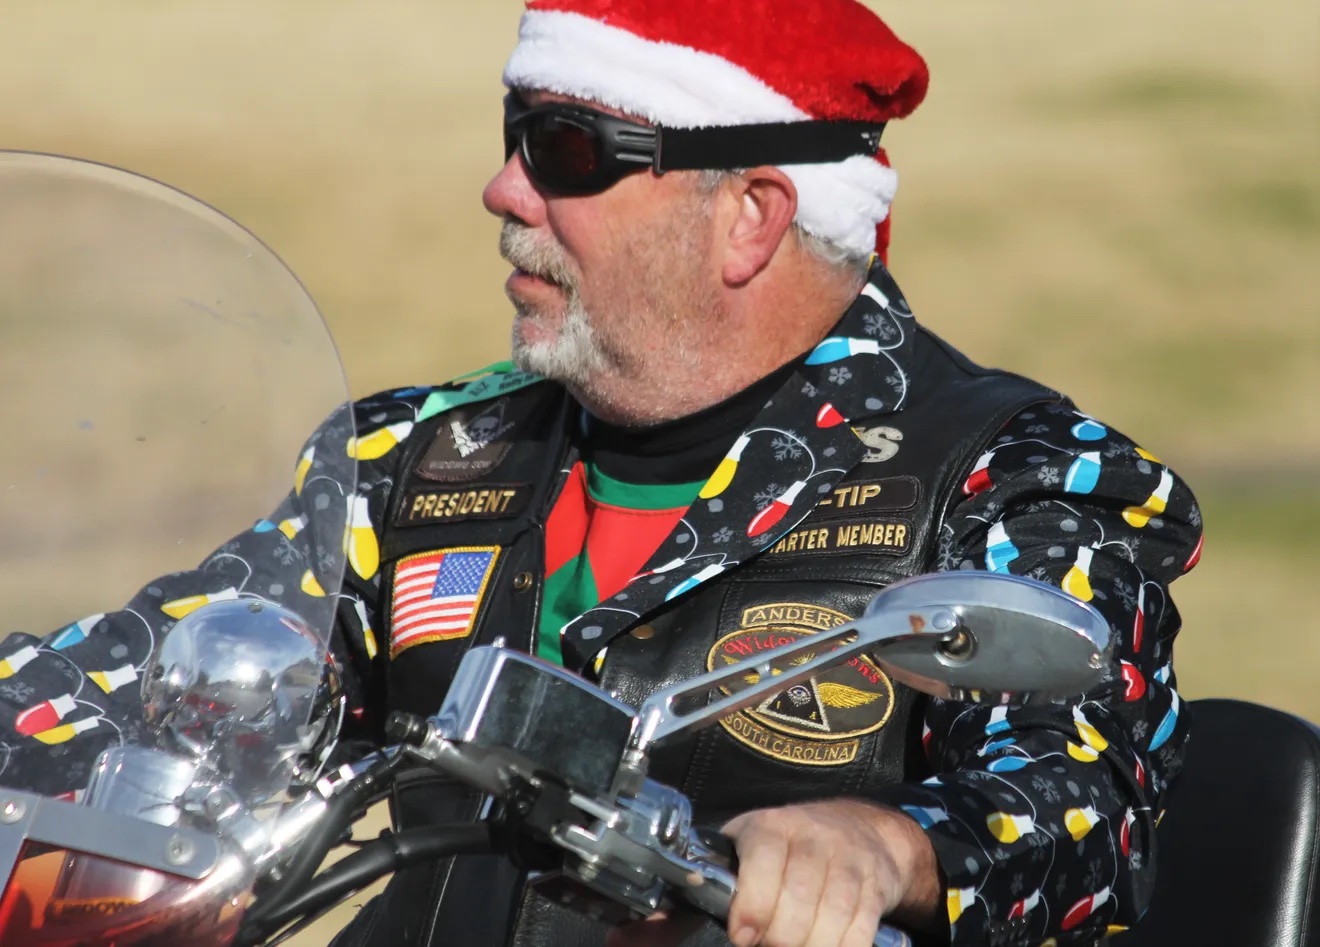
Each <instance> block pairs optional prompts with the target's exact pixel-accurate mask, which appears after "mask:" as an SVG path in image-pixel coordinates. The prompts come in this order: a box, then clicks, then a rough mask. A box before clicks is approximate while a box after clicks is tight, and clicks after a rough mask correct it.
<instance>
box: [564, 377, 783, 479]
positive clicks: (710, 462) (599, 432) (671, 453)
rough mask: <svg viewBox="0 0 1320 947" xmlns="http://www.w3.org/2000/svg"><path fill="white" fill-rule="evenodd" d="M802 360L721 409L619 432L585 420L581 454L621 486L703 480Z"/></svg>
mask: <svg viewBox="0 0 1320 947" xmlns="http://www.w3.org/2000/svg"><path fill="white" fill-rule="evenodd" d="M802 359H803V357H799V358H796V359H794V360H793V361H791V362H789V363H788V364H786V365H784V366H782V367H780V368H778V369H776V370H775V371H773V372H771V373H770V374H769V375H766V376H765V377H764V378H762V379H760V380H759V381H756V382H753V383H752V384H751V385H749V386H748V387H746V388H744V389H743V390H742V391H740V392H738V393H737V394H735V395H732V396H731V397H729V398H726V399H725V400H724V401H721V402H720V403H719V404H716V405H712V406H711V407H709V408H706V409H704V410H702V411H698V412H697V413H696V414H690V415H688V416H687V417H683V418H677V419H676V420H673V421H663V422H661V423H659V424H650V425H645V426H641V427H621V426H619V425H615V424H606V423H605V422H604V421H601V420H599V419H598V418H595V417H591V416H589V415H588V416H586V417H585V419H584V422H583V428H584V430H585V431H586V435H585V443H584V447H583V453H584V455H585V456H586V458H587V459H588V460H589V462H590V463H591V464H592V465H593V466H595V467H596V468H597V469H598V470H599V471H600V472H601V473H603V474H605V475H606V476H607V477H612V478H613V479H615V480H621V481H623V482H624V483H635V484H639V485H651V484H678V483H693V482H696V481H700V480H705V479H706V478H707V477H709V476H710V473H711V471H712V470H714V469H715V466H716V465H717V464H718V463H719V462H720V458H721V457H723V456H724V455H725V453H727V452H728V450H729V446H730V445H731V444H732V443H733V441H734V439H735V438H736V437H737V436H738V435H739V434H741V433H742V432H743V431H744V430H745V429H746V428H747V425H748V424H750V423H751V421H752V419H753V418H754V417H756V415H757V414H759V413H760V411H761V409H762V408H763V407H765V403H766V402H767V401H769V400H770V398H771V397H773V396H774V394H775V392H776V391H778V390H779V389H780V388H781V387H783V385H784V383H785V382H786V381H788V378H789V376H790V375H792V374H793V372H794V371H796V370H797V369H798V367H799V366H800V365H801V363H802Z"/></svg>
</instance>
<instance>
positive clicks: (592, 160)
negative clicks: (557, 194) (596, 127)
mask: <svg viewBox="0 0 1320 947" xmlns="http://www.w3.org/2000/svg"><path fill="white" fill-rule="evenodd" d="M527 158H528V161H529V162H530V164H531V166H532V170H533V173H535V175H536V176H537V178H539V179H540V180H541V182H542V183H543V184H545V185H546V186H547V187H550V188H560V189H565V190H573V189H575V188H580V187H584V186H589V185H590V184H591V182H592V180H593V178H594V177H595V176H596V174H597V173H598V172H599V171H600V163H601V162H600V159H601V154H600V139H599V138H597V137H596V134H595V132H593V131H591V130H590V129H588V128H584V127H582V126H580V125H575V124H571V123H569V122H565V121H562V120H561V119H559V118H556V117H555V116H549V115H547V116H543V117H542V118H541V120H540V121H534V122H532V123H531V124H530V127H529V128H528V129H527Z"/></svg>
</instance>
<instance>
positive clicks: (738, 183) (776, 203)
mask: <svg viewBox="0 0 1320 947" xmlns="http://www.w3.org/2000/svg"><path fill="white" fill-rule="evenodd" d="M730 196H731V197H733V198H735V199H736V200H737V205H736V207H734V208H733V210H732V213H731V214H730V215H729V217H727V218H726V220H728V230H727V232H726V234H725V237H726V248H725V254H724V272H723V277H724V282H725V283H726V284H727V285H730V286H741V285H742V284H744V283H746V282H747V281H748V280H750V279H751V278H752V277H754V276H756V275H757V274H758V273H760V272H761V271H762V270H764V269H765V268H766V267H767V266H769V265H770V261H771V260H773V259H774V256H775V253H776V252H778V250H779V247H780V245H781V244H782V243H783V242H784V237H785V235H787V234H788V231H789V228H790V227H792V225H793V218H794V216H796V215H797V188H796V187H794V185H793V182H792V180H790V179H789V177H788V175H786V174H785V173H784V172H783V171H781V170H779V169H778V168H775V167H768V166H767V167H761V168H752V169H751V170H749V171H744V172H742V173H741V174H739V175H738V177H737V178H734V179H733V182H732V193H731V195H730Z"/></svg>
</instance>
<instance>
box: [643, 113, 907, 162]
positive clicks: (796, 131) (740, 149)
mask: <svg viewBox="0 0 1320 947" xmlns="http://www.w3.org/2000/svg"><path fill="white" fill-rule="evenodd" d="M884 130H885V123H884V122H881V123H878V124H877V123H873V122H775V123H768V124H761V125H732V126H721V127H719V128H661V129H660V135H659V139H660V140H659V142H658V147H657V149H656V156H655V164H654V169H655V172H656V173H657V174H663V173H664V172H666V171H698V170H722V171H732V170H735V169H737V168H754V167H758V166H760V165H767V164H775V165H778V164H831V163H834V162H837V161H843V160H845V159H847V158H852V157H855V156H858V155H861V156H865V157H873V156H875V154H876V153H877V152H878V151H879V150H880V136H881V135H882V134H883V132H884Z"/></svg>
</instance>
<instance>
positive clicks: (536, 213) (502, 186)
mask: <svg viewBox="0 0 1320 947" xmlns="http://www.w3.org/2000/svg"><path fill="white" fill-rule="evenodd" d="M481 203H482V204H483V205H485V208H486V210H488V211H490V212H491V213H492V214H494V215H495V216H496V217H501V218H506V219H507V218H510V217H512V218H514V219H516V220H520V221H522V222H523V223H524V224H527V225H528V226H529V227H539V226H540V225H541V224H543V223H545V198H543V197H542V196H541V194H540V192H538V191H537V190H536V186H535V185H534V184H532V180H531V178H529V177H528V176H527V168H526V167H525V166H524V165H523V160H522V156H521V155H519V154H517V153H516V152H515V153H514V154H513V156H512V157H510V158H509V160H508V161H506V162H505V163H504V167H502V168H500V170H499V173H498V174H496V175H495V177H493V178H491V179H490V183H488V184H487V185H486V189H485V190H484V191H482V193H481Z"/></svg>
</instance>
